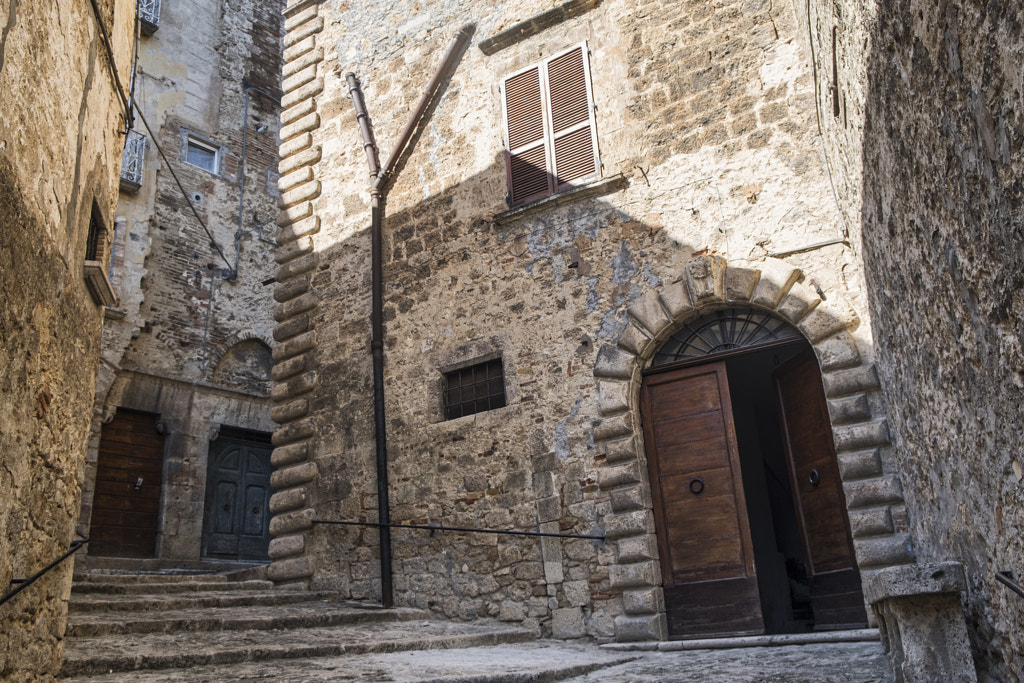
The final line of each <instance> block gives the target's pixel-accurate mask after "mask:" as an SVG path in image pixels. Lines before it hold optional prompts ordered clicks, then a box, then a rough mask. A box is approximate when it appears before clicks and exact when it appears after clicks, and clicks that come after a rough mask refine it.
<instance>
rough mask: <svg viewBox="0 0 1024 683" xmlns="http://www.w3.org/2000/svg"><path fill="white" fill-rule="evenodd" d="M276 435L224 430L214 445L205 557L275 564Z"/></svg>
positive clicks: (206, 507) (206, 508)
mask: <svg viewBox="0 0 1024 683" xmlns="http://www.w3.org/2000/svg"><path fill="white" fill-rule="evenodd" d="M271 450H272V446H271V443H270V435H269V434H265V433H263V432H252V431H247V430H242V429H231V428H227V427H222V428H221V430H220V434H219V436H218V438H217V439H216V440H215V441H212V442H210V450H209V460H208V465H207V470H206V503H205V505H204V514H203V545H202V555H203V557H204V558H207V559H216V560H232V561H255V562H258V561H266V560H269V559H270V558H269V556H268V555H267V549H268V547H269V545H270V510H269V508H270V495H271V488H270V474H271V472H272V471H273V468H272V467H271V464H270V453H271Z"/></svg>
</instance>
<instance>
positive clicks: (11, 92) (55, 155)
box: [0, 0, 134, 681]
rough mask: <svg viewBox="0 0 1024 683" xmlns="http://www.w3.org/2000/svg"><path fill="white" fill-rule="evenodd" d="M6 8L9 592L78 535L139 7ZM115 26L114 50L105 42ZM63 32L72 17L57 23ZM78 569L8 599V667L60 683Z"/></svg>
mask: <svg viewBox="0 0 1024 683" xmlns="http://www.w3.org/2000/svg"><path fill="white" fill-rule="evenodd" d="M99 4H100V11H101V18H100V19H98V18H97V17H96V16H95V15H94V14H93V11H92V8H91V7H90V5H89V4H88V3H59V4H58V3H34V2H24V1H19V0H5V1H4V2H2V3H0V91H2V92H3V93H4V94H3V98H2V101H0V225H2V226H3V228H2V230H0V302H2V303H0V338H2V339H3V344H2V345H0V591H2V592H3V593H6V592H7V591H8V589H9V588H11V587H12V584H11V579H14V578H25V577H28V576H30V575H32V574H34V573H35V572H36V571H38V570H40V569H42V568H43V567H44V566H45V565H46V564H48V563H49V562H50V561H52V560H54V559H56V558H57V557H58V556H59V555H60V554H61V553H63V552H64V551H65V550H66V549H67V548H68V545H69V543H70V542H71V541H72V540H74V526H73V522H74V519H75V516H76V514H77V512H78V503H79V496H80V484H79V476H80V470H81V467H82V464H83V461H84V458H85V444H86V438H87V434H88V427H89V412H90V405H91V403H92V390H93V382H94V380H95V377H96V365H97V361H98V359H99V341H100V325H101V320H102V315H103V314H102V310H103V309H102V307H101V306H98V305H97V304H96V303H95V302H94V301H93V299H92V297H91V296H90V294H89V291H88V290H87V288H86V284H85V282H84V280H83V260H84V258H85V251H86V238H87V235H88V230H89V220H90V215H91V213H92V211H93V207H94V206H95V207H96V209H97V211H98V212H99V213H100V214H102V216H103V220H104V223H105V226H106V228H107V231H108V239H109V231H112V229H113V213H114V200H115V198H116V192H117V176H118V170H119V169H120V157H121V146H122V145H123V141H124V137H123V127H124V120H123V109H122V107H121V102H120V100H119V99H118V95H117V93H116V90H115V85H114V77H113V71H112V68H114V69H117V71H118V76H119V77H120V79H121V81H122V82H127V77H128V74H129V70H130V67H131V63H130V55H131V40H132V25H133V18H134V5H133V3H131V2H127V1H121V0H115V1H108V2H104V3H99ZM99 21H102V22H103V25H104V26H105V28H106V30H107V32H108V34H109V35H110V45H111V47H112V50H113V55H111V54H110V53H109V52H108V50H107V48H106V47H105V46H104V44H103V42H102V41H101V37H100V24H99ZM57 27H60V29H59V30H57ZM70 576H71V564H70V562H68V563H65V564H63V565H61V566H60V567H59V568H58V569H56V570H54V571H52V572H51V573H50V574H48V575H47V577H46V578H45V579H43V580H41V581H40V582H38V583H37V584H35V585H33V586H32V587H30V588H29V589H27V590H26V591H25V592H23V593H22V594H20V595H19V596H17V597H16V598H14V599H13V600H12V601H11V602H8V603H7V604H6V605H4V606H3V607H2V608H0V678H2V679H3V680H5V681H8V680H11V681H20V680H33V681H34V680H52V679H53V677H54V675H55V674H56V672H57V670H58V669H59V667H60V659H61V654H62V651H63V648H62V642H61V641H62V638H63V634H64V625H65V622H66V616H67V597H68V591H69V588H70Z"/></svg>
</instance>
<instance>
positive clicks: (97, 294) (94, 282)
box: [82, 261, 117, 306]
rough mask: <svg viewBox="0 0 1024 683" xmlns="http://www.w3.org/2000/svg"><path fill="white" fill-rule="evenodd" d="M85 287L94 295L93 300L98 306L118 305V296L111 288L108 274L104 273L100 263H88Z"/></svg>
mask: <svg viewBox="0 0 1024 683" xmlns="http://www.w3.org/2000/svg"><path fill="white" fill-rule="evenodd" d="M82 271H83V274H84V276H85V285H86V287H88V289H89V294H90V295H92V300H93V301H94V302H96V304H97V305H98V306H114V305H116V304H117V296H116V295H115V294H114V288H113V287H111V286H110V280H108V279H107V274H106V273H104V272H103V264H102V263H100V262H99V261H86V262H85V264H84V266H83V268H82Z"/></svg>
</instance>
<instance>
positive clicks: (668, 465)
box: [641, 363, 764, 638]
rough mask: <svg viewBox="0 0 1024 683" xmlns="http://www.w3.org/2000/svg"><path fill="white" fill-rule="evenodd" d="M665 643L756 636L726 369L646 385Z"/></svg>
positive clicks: (653, 379) (700, 369)
mask: <svg viewBox="0 0 1024 683" xmlns="http://www.w3.org/2000/svg"><path fill="white" fill-rule="evenodd" d="M641 401H642V410H643V415H644V438H645V440H646V447H647V462H648V466H649V468H650V474H651V491H652V495H653V499H654V512H655V520H656V523H657V527H658V544H659V551H660V554H661V568H662V581H663V585H664V588H665V603H666V610H667V613H668V629H669V635H670V636H673V637H677V638H697V637H710V636H725V635H750V634H760V633H763V632H764V624H763V619H762V616H761V602H760V599H759V596H758V590H757V575H756V572H755V567H754V552H753V546H752V544H751V540H750V525H749V520H748V518H747V507H746V502H745V499H744V494H743V481H742V475H741V472H740V460H739V452H738V450H737V447H736V433H735V428H734V426H733V418H732V405H731V401H730V398H729V383H728V381H727V380H726V373H725V363H709V364H706V365H700V366H696V367H690V368H683V369H680V370H675V371H672V372H666V373H661V374H657V375H650V376H648V377H646V378H644V384H643V392H642V397H641Z"/></svg>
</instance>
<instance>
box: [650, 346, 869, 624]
mask: <svg viewBox="0 0 1024 683" xmlns="http://www.w3.org/2000/svg"><path fill="white" fill-rule="evenodd" d="M667 365H668V367H667V368H665V369H662V368H653V369H652V370H650V371H648V372H647V373H646V375H645V378H644V385H643V392H642V410H643V414H644V435H645V441H646V447H647V454H648V465H649V469H650V473H651V487H652V498H653V500H654V512H655V520H656V525H657V531H658V542H659V549H660V554H661V558H662V559H661V562H662V575H663V582H664V588H665V601H666V610H667V613H668V622H669V635H670V637H673V638H701V637H717V636H732V635H749V634H757V633H800V632H807V631H812V630H835V629H843V628H862V627H864V626H866V625H867V617H866V613H865V610H864V603H863V596H862V593H861V586H860V574H859V571H858V570H857V568H856V562H855V559H854V554H853V543H852V538H851V535H850V530H849V521H848V519H847V516H846V503H845V499H844V497H843V491H842V483H841V481H840V479H839V471H838V464H837V461H836V457H835V450H834V446H833V443H832V432H831V423H830V421H829V418H828V412H827V405H826V403H825V398H824V392H823V390H822V387H821V375H820V370H819V368H818V363H817V359H816V358H815V356H814V353H813V350H812V349H811V347H810V345H809V344H808V343H807V342H806V341H805V340H803V338H802V337H799V336H789V337H785V336H784V337H783V338H781V339H776V340H773V341H771V342H769V343H767V344H760V345H755V346H753V347H752V348H750V347H748V348H735V347H733V348H729V349H719V351H717V352H714V353H712V354H711V355H710V356H704V357H696V358H690V359H684V360H681V361H680V360H676V361H672V362H669V363H668V364H667Z"/></svg>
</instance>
